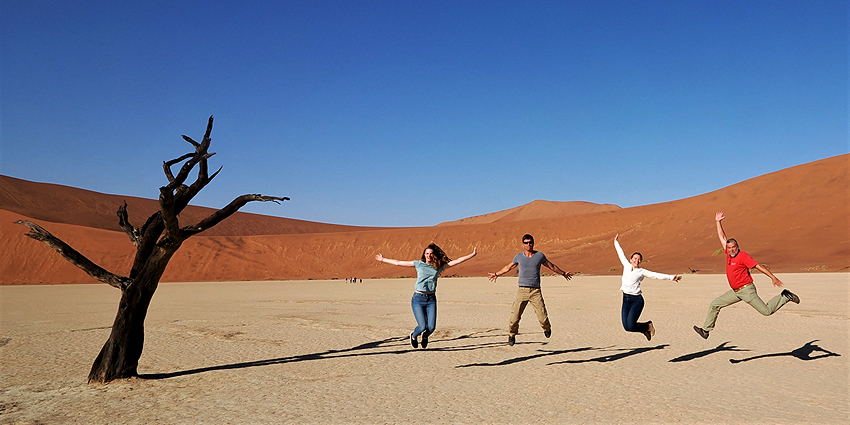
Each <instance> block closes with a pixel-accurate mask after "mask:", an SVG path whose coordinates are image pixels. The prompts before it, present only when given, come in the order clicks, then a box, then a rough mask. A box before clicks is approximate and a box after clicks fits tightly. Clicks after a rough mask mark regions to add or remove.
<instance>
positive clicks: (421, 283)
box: [413, 260, 446, 292]
mask: <svg viewBox="0 0 850 425" xmlns="http://www.w3.org/2000/svg"><path fill="white" fill-rule="evenodd" d="M413 266H414V267H416V286H414V287H413V289H414V290H415V291H420V292H434V291H436V290H437V277H438V276H440V273H442V272H443V269H444V268H446V266H443V267H440V268H439V269H435V268H434V266H432V265H430V264H428V263H426V262H424V261H419V260H416V261H414V262H413Z"/></svg>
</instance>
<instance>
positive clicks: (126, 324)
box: [89, 249, 177, 383]
mask: <svg viewBox="0 0 850 425" xmlns="http://www.w3.org/2000/svg"><path fill="white" fill-rule="evenodd" d="M157 251H158V252H155V253H154V255H153V257H157V258H156V259H154V258H151V259H150V260H149V262H148V264H147V267H146V268H145V269H143V270H142V272H141V273H140V274H139V275H138V276H137V277H136V279H134V280H133V285H130V286H129V287H128V288H127V289H125V290H124V291H123V293H122V294H121V301H120V302H119V303H118V313H117V314H116V315H115V321H114V322H113V323H112V332H111V333H110V334H109V339H107V340H106V343H104V344H103V348H101V349H100V354H98V356H97V358H96V359H95V361H94V364H93V365H92V367H91V371H89V383H92V382H98V383H106V382H109V381H113V380H115V379H120V378H129V377H133V376H136V375H138V372H137V368H138V365H139V358H141V357H142V349H143V348H144V344H145V317H147V314H148V307H149V306H150V302H151V299H152V298H153V294H154V292H156V288H157V286H158V285H159V279H160V278H161V277H162V274H163V273H164V272H165V267H166V266H167V265H168V261H169V260H170V259H171V257H172V255H174V252H176V251H177V250H176V249H174V250H167V251H166V250H157Z"/></svg>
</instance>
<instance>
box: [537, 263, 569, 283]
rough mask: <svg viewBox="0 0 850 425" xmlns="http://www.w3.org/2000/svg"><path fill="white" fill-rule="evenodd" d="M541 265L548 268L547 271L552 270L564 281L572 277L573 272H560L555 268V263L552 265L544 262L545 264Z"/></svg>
mask: <svg viewBox="0 0 850 425" xmlns="http://www.w3.org/2000/svg"><path fill="white" fill-rule="evenodd" d="M543 265H544V266H546V267H547V268H549V270H552V271H553V272H555V273H557V274H559V275H561V276H563V277H564V279H567V280H570V279H572V277H573V272H565V271H563V270H561V268H560V267H558V266H556V265H555V263H553V262H551V261H549V260H546V262H545V263H543Z"/></svg>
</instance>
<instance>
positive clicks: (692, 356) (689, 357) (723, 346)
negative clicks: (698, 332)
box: [669, 341, 750, 363]
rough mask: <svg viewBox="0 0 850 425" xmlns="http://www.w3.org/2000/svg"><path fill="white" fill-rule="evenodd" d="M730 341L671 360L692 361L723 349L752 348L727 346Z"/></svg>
mask: <svg viewBox="0 0 850 425" xmlns="http://www.w3.org/2000/svg"><path fill="white" fill-rule="evenodd" d="M730 342H731V341H726V342H724V343H723V344H720V345H718V346H717V347H714V348H712V349H710V350H705V351H697V352H696V353H691V354H685V355H684V356H679V357H676V358H675V359H670V360H669V361H670V362H673V363H675V362H688V361H691V360H693V359H698V358H700V357H705V356H707V355H709V354H714V353H719V352H721V351H750V350H745V349H740V350H739V349H738V346H737V345H730V346H728V347H727V346H726V344H729V343H730Z"/></svg>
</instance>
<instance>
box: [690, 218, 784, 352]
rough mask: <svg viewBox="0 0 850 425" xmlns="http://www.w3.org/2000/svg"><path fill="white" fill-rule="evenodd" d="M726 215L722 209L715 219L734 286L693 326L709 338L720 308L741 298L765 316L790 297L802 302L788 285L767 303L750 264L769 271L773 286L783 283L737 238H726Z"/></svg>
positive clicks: (715, 301)
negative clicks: (701, 322) (740, 244)
mask: <svg viewBox="0 0 850 425" xmlns="http://www.w3.org/2000/svg"><path fill="white" fill-rule="evenodd" d="M724 218H726V217H725V216H724V215H723V212H722V211H721V212H718V213H717V214H716V215H715V216H714V220H715V221H716V222H717V236H718V237H719V238H720V243H721V244H722V245H723V248H724V249H725V250H726V279H727V280H728V281H729V286H730V287H732V289H731V290H730V291H729V292H727V293H725V294H723V295H721V296H719V297H717V298H715V299H714V301H712V302H711V305H710V306H709V307H708V316H707V317H706V318H705V325H703V327H701V328H700V327H698V326H694V330H695V331H696V332H697V333H698V334H699V335H700V336H701V337H703V338H706V339H707V338H708V333H709V332H711V331H712V330H713V329H714V323H715V322H716V321H717V314H718V313H720V309H721V308H723V307H726V306H728V305H732V304H735V303H736V302H738V301H744V302H746V303H747V304H749V305H751V306H753V308H755V309H756V310H757V311H758V312H759V313H761V314H763V315H765V316H770V315H771V314H773V313H776V311H777V310H779V309H780V308H781V307H782V306H783V305H785V303H787V302H788V301H791V302H794V303H797V304H800V297H798V296H796V295H794V293H792V292H791V291H789V290H787V289H783V290H782V292H781V293H780V294H779V295H777V296H775V297H773V298H771V300H770V301H768V302H767V304H765V303H764V301H762V300H761V298H759V296H758V293H756V287H755V285H754V284H753V277H752V276H751V275H750V269H751V268H755V269H756V270H758V271H760V272H762V273H764V274H765V275H767V277H769V278H770V279H771V280H773V286H776V287H777V288H781V287H782V281H781V280H779V278H777V277H776V276H774V275H773V273H771V272H770V270H768V269H766V268H765V267H764V266H762V265H761V264H759V263H758V262H756V260H753V257H750V255H749V254H747V253H746V252H744V251H741V250H740V249H739V248H738V241H736V240H735V239H727V238H726V232H724V231H723V224H721V221H723V219H724Z"/></svg>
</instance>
